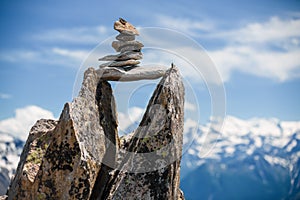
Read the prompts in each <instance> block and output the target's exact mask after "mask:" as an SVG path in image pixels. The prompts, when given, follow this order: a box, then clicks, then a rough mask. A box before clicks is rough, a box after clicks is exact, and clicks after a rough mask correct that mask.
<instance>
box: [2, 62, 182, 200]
mask: <svg viewBox="0 0 300 200" xmlns="http://www.w3.org/2000/svg"><path fill="white" fill-rule="evenodd" d="M183 104H184V88H183V84H182V81H181V77H180V75H179V72H178V69H177V68H176V67H175V66H172V68H170V69H169V70H168V71H167V72H166V73H165V74H164V77H163V78H162V80H161V82H160V83H159V84H158V86H157V88H156V90H155V92H154V94H153V96H152V98H151V100H150V102H149V105H148V107H147V110H146V113H145V115H144V117H143V120H142V122H141V123H140V125H139V127H138V128H137V130H136V131H135V132H134V134H132V136H127V139H126V140H124V139H122V143H120V142H119V137H118V133H117V120H116V118H117V117H116V115H117V114H116V108H115V101H114V97H113V94H112V89H111V87H110V84H109V83H108V82H107V81H105V80H103V79H102V76H99V74H98V71H97V70H94V69H93V68H89V69H88V70H87V71H86V72H85V75H84V81H83V84H82V88H81V91H80V93H79V96H78V97H77V98H75V99H74V100H73V102H72V103H67V104H66V105H65V107H64V109H63V111H62V113H61V116H60V119H59V121H58V122H56V121H53V120H40V121H38V122H37V123H36V125H35V126H34V127H33V128H32V129H31V132H30V135H29V137H28V140H27V142H26V145H25V147H24V150H23V153H22V156H21V159H20V162H19V165H18V170H17V174H16V176H15V178H14V179H13V180H12V182H11V185H10V188H9V190H8V192H7V195H8V197H2V198H3V199H5V198H7V199H183V195H182V192H181V191H180V189H179V171H180V158H181V149H182V132H183V107H184V106H183Z"/></svg>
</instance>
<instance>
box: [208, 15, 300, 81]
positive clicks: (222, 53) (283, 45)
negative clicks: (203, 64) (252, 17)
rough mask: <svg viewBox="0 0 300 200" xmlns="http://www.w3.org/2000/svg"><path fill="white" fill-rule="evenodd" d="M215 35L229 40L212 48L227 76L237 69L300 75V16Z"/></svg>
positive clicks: (278, 77)
mask: <svg viewBox="0 0 300 200" xmlns="http://www.w3.org/2000/svg"><path fill="white" fill-rule="evenodd" d="M212 37H215V38H218V39H223V40H224V41H225V42H226V43H227V45H226V46H224V47H222V48H220V49H217V50H213V51H209V54H210V55H211V57H212V58H213V60H214V61H215V63H216V64H217V66H218V68H219V70H220V71H221V74H222V77H223V79H225V80H228V79H229V78H230V75H231V73H232V72H233V71H235V70H237V71H242V72H246V73H250V74H253V75H256V76H261V77H267V78H272V79H276V80H279V81H286V80H289V79H293V78H298V77H300V60H299V57H300V19H281V18H278V17H272V18H270V19H269V20H268V21H265V22H261V23H258V22H256V23H250V24H248V25H246V26H245V27H242V28H240V29H236V30H231V31H224V32H220V33H219V34H216V35H214V36H212Z"/></svg>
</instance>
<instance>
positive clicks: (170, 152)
mask: <svg viewBox="0 0 300 200" xmlns="http://www.w3.org/2000/svg"><path fill="white" fill-rule="evenodd" d="M183 104H184V87H183V84H182V81H181V77H180V75H179V72H178V69H177V68H175V67H172V68H171V69H170V70H169V71H168V72H167V74H166V75H165V76H164V78H163V79H162V80H161V81H160V83H159V84H158V86H157V88H156V90H155V92H154V93H153V96H152V98H151V100H150V102H149V104H148V107H147V110H146V113H145V114H144V116H143V119H142V121H141V123H140V125H139V127H138V128H137V130H136V131H135V132H134V134H133V135H132V136H131V137H130V138H129V139H128V138H127V141H126V142H124V143H123V145H122V146H121V151H122V150H123V151H124V150H126V151H124V152H125V153H124V155H123V156H122V157H121V158H120V160H119V168H118V169H117V170H115V171H114V177H113V178H112V180H111V181H110V183H109V185H110V186H111V187H110V188H109V190H108V191H106V195H107V196H105V199H182V198H183V195H182V192H181V191H180V189H179V178H180V177H179V173H180V158H181V151H182V133H183V112H184V110H183V107H184V106H183Z"/></svg>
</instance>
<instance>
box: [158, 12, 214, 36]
mask: <svg viewBox="0 0 300 200" xmlns="http://www.w3.org/2000/svg"><path fill="white" fill-rule="evenodd" d="M156 18H157V21H158V25H159V26H161V27H166V28H170V29H174V30H178V31H180V32H183V33H187V34H189V35H191V36H198V35H199V34H200V33H201V32H208V31H210V30H212V29H214V24H213V22H212V21H209V20H202V21H199V20H192V19H190V18H182V17H180V18H179V17H171V16H166V15H157V16H156ZM199 32H200V33H199Z"/></svg>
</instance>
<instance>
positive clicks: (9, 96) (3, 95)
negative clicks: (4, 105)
mask: <svg viewBox="0 0 300 200" xmlns="http://www.w3.org/2000/svg"><path fill="white" fill-rule="evenodd" d="M10 98H12V96H11V95H10V94H5V93H0V99H10Z"/></svg>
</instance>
